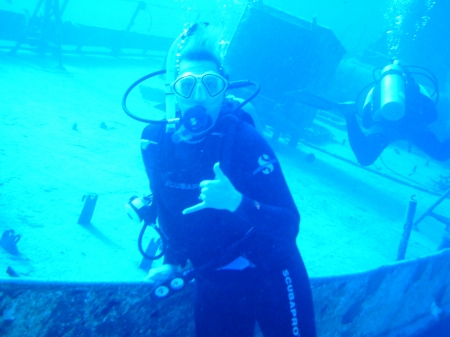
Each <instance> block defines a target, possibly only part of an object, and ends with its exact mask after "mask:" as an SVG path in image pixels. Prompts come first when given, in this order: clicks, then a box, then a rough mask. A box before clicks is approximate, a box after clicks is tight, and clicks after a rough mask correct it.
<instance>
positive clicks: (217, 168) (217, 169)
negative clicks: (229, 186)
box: [214, 162, 226, 180]
mask: <svg viewBox="0 0 450 337" xmlns="http://www.w3.org/2000/svg"><path fill="white" fill-rule="evenodd" d="M214 174H215V175H216V179H219V180H220V179H223V178H224V177H225V178H226V175H225V173H223V171H222V169H221V168H220V163H219V162H217V163H215V164H214Z"/></svg>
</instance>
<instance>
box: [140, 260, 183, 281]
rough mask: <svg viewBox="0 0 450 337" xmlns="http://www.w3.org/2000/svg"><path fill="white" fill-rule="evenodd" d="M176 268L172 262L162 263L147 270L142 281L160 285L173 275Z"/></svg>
mask: <svg viewBox="0 0 450 337" xmlns="http://www.w3.org/2000/svg"><path fill="white" fill-rule="evenodd" d="M177 270H178V267H177V266H174V265H172V264H164V265H162V266H161V267H157V268H152V269H150V270H149V272H148V275H147V277H146V278H145V279H144V281H147V282H150V283H152V284H153V285H155V286H158V285H160V284H161V283H163V282H164V281H166V280H168V279H169V278H171V277H174V276H175V274H176V272H177Z"/></svg>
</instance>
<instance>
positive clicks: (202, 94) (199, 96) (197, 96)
mask: <svg viewBox="0 0 450 337" xmlns="http://www.w3.org/2000/svg"><path fill="white" fill-rule="evenodd" d="M192 98H193V99H194V100H196V101H203V100H205V99H206V89H205V88H204V87H203V85H202V84H201V83H197V84H196V85H195V88H194V92H193V94H192Z"/></svg>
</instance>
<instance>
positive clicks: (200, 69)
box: [176, 60, 225, 125]
mask: <svg viewBox="0 0 450 337" xmlns="http://www.w3.org/2000/svg"><path fill="white" fill-rule="evenodd" d="M206 73H207V74H212V75H214V74H216V75H218V76H220V75H219V69H217V66H216V64H215V63H213V62H211V61H191V60H183V61H181V62H180V66H179V72H178V74H179V75H178V77H177V78H180V77H182V76H183V75H185V74H186V75H189V74H191V75H194V76H197V75H203V74H206ZM207 81H208V80H207V77H205V78H204V80H203V81H202V79H201V78H197V80H196V82H195V86H194V87H193V89H192V92H190V95H189V97H181V96H179V95H176V100H177V105H178V108H179V109H180V111H181V113H182V115H184V113H185V112H186V111H187V110H189V109H191V108H193V107H195V106H201V107H203V108H205V109H206V113H207V114H208V115H210V116H211V119H212V124H213V125H214V124H215V123H216V121H217V117H218V116H219V113H220V108H221V106H222V102H223V99H224V95H225V94H224V91H221V92H220V93H219V94H217V95H214V93H213V92H212V91H211V90H209V91H208V89H207V88H206V87H205V85H208V82H207ZM205 82H206V83H205ZM211 95H213V96H211ZM186 96H188V95H186Z"/></svg>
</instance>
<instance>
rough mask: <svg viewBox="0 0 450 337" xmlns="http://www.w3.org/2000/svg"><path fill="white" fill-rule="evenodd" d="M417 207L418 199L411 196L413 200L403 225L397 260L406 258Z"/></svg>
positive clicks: (410, 202)
mask: <svg viewBox="0 0 450 337" xmlns="http://www.w3.org/2000/svg"><path fill="white" fill-rule="evenodd" d="M416 208H417V201H416V200H415V195H413V196H411V200H410V201H409V204H408V209H407V212H406V219H405V224H404V225H403V234H402V238H401V240H400V244H399V246H398V251H397V261H399V260H403V259H404V258H405V254H406V249H407V248H408V241H409V237H410V235H411V229H412V224H413V220H414V214H415V213H416Z"/></svg>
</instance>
